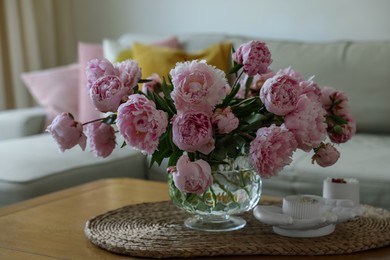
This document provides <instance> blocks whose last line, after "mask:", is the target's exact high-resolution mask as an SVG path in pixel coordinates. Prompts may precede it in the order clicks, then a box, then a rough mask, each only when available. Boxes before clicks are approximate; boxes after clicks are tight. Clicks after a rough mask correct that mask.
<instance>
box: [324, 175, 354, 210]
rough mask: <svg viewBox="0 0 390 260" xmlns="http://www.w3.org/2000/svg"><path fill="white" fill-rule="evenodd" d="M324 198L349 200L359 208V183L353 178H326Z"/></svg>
mask: <svg viewBox="0 0 390 260" xmlns="http://www.w3.org/2000/svg"><path fill="white" fill-rule="evenodd" d="M322 196H323V197H324V198H326V199H348V200H351V201H352V202H353V204H354V205H355V206H359V204H360V186H359V181H358V180H357V179H353V178H345V179H344V178H326V179H325V180H324V183H323V190H322Z"/></svg>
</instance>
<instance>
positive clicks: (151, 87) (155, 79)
mask: <svg viewBox="0 0 390 260" xmlns="http://www.w3.org/2000/svg"><path fill="white" fill-rule="evenodd" d="M146 79H149V80H151V81H149V82H146V83H144V84H142V93H144V94H148V91H149V92H151V93H153V92H155V88H156V87H158V86H161V84H162V80H161V78H160V76H158V75H157V74H156V73H153V74H152V75H151V76H150V77H147V78H146Z"/></svg>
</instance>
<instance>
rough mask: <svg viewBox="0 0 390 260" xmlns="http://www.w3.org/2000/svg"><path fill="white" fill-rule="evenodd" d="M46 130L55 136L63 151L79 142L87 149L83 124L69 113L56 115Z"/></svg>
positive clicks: (82, 147) (83, 148)
mask: <svg viewBox="0 0 390 260" xmlns="http://www.w3.org/2000/svg"><path fill="white" fill-rule="evenodd" d="M46 131H47V132H49V133H50V134H51V135H52V136H53V138H54V140H55V141H56V142H57V144H58V147H59V148H60V151H61V152H64V151H65V150H66V149H71V148H73V147H74V146H76V145H77V144H78V145H79V146H80V147H81V149H82V150H83V151H84V150H85V146H86V144H87V137H86V136H85V135H84V133H83V125H82V124H81V123H80V122H77V121H75V120H74V118H73V116H72V115H71V114H69V113H62V114H61V115H58V116H56V117H55V118H54V120H53V122H52V123H51V124H50V125H49V126H48V127H47V128H46Z"/></svg>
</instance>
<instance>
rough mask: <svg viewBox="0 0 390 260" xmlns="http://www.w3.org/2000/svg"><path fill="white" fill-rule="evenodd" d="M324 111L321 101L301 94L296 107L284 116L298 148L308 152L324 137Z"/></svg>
mask: <svg viewBox="0 0 390 260" xmlns="http://www.w3.org/2000/svg"><path fill="white" fill-rule="evenodd" d="M325 115H326V111H325V109H324V108H323V107H322V105H321V103H320V102H318V101H317V100H316V99H313V98H310V96H307V95H301V96H300V97H299V99H298V103H297V107H296V109H295V110H294V111H293V112H291V113H290V114H288V115H286V116H285V118H284V124H285V125H286V127H287V129H289V130H290V131H291V132H293V133H294V136H295V139H296V140H297V142H298V148H300V149H302V150H304V151H306V152H308V151H310V149H312V148H314V147H318V146H319V145H320V143H321V142H322V141H323V140H324V139H325V137H326V127H327V125H326V119H325Z"/></svg>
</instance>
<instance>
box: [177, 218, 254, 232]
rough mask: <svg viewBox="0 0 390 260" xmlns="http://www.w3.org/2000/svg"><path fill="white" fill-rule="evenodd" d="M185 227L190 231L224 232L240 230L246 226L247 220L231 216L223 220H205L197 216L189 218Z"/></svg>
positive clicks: (185, 222)
mask: <svg viewBox="0 0 390 260" xmlns="http://www.w3.org/2000/svg"><path fill="white" fill-rule="evenodd" d="M184 225H185V226H186V227H188V228H190V229H194V230H200V231H208V232H224V231H233V230H238V229H241V228H243V227H245V225H246V221H245V219H243V218H241V217H237V216H230V217H229V218H226V219H221V220H216V219H214V220H210V219H205V218H203V217H202V216H199V215H195V216H192V217H189V218H187V219H186V220H185V221H184Z"/></svg>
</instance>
